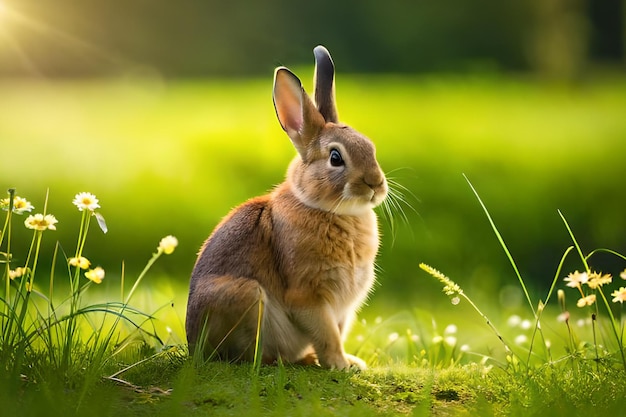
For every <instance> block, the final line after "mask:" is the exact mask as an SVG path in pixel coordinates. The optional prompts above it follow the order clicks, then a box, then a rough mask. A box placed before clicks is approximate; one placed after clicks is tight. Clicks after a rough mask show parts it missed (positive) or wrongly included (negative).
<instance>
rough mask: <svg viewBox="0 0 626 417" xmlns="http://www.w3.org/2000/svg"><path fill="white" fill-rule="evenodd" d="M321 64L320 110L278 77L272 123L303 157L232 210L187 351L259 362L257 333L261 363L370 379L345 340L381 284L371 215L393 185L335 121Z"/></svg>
mask: <svg viewBox="0 0 626 417" xmlns="http://www.w3.org/2000/svg"><path fill="white" fill-rule="evenodd" d="M314 54H315V61H316V69H315V102H316V105H315V104H314V103H313V102H312V101H311V99H310V98H309V96H308V95H307V94H306V92H305V91H304V89H303V88H302V84H301V83H300V80H299V79H298V78H297V77H296V76H295V75H294V74H293V73H292V72H291V71H289V70H288V69H287V68H284V67H280V68H277V69H276V71H275V75H274V91H273V97H274V107H275V109H276V114H277V116H278V120H279V121H280V124H281V126H282V128H283V129H284V130H285V132H287V135H288V136H289V138H290V139H291V141H292V142H293V145H294V146H295V148H296V150H297V151H298V155H297V156H296V157H295V159H294V160H293V161H292V162H291V165H290V166H289V169H288V171H287V178H286V180H285V181H284V182H283V183H282V184H280V185H279V186H277V187H276V189H274V190H273V191H272V192H271V193H270V194H268V195H265V196H262V197H257V198H253V199H251V200H249V201H247V202H245V203H244V204H242V205H241V206H239V207H237V208H235V209H234V210H232V211H231V212H230V213H229V214H228V216H226V218H224V219H223V220H222V222H221V223H220V224H219V225H218V226H217V227H216V228H215V230H214V231H213V233H212V234H211V236H209V238H208V239H207V241H206V242H205V243H204V246H203V248H202V250H201V251H200V254H199V256H198V259H197V261H196V264H195V267H194V269H193V273H192V275H191V283H190V288H189V301H188V305H187V322H186V330H187V339H188V342H189V348H190V351H191V352H193V351H194V350H196V349H203V352H202V353H203V354H208V355H211V354H215V355H217V357H219V358H220V359H224V360H252V359H253V357H254V353H255V346H256V341H257V329H258V324H259V322H260V323H261V328H260V336H261V337H260V347H261V349H262V359H263V362H265V363H271V362H275V361H277V360H282V361H284V362H292V363H296V362H297V363H316V362H318V361H319V364H321V365H322V366H324V367H327V368H336V369H345V368H349V367H351V366H356V367H358V368H361V369H364V368H365V363H364V362H363V361H362V360H361V359H359V358H357V357H355V356H351V355H348V354H346V353H345V352H344V349H343V340H344V338H345V336H346V333H347V331H348V328H349V326H350V323H351V321H352V320H353V318H354V315H355V312H356V310H357V309H358V308H359V307H360V306H361V304H362V303H363V301H364V300H365V298H366V297H367V295H368V293H369V291H370V290H371V288H372V284H373V283H374V259H375V257H376V252H377V250H378V227H377V222H376V215H375V213H374V211H373V208H374V207H376V206H377V205H378V204H380V203H381V202H382V201H383V200H384V199H385V197H386V195H387V181H386V179H385V175H384V174H383V172H382V171H381V169H380V166H379V165H378V162H377V161H376V155H375V148H374V145H373V144H372V142H371V141H370V140H369V139H368V138H366V137H365V136H363V135H362V134H360V133H358V132H357V131H355V130H354V129H352V128H350V127H348V126H346V125H344V124H341V123H339V122H338V120H337V111H336V109H335V98H334V64H333V61H332V59H331V57H330V54H329V53H328V51H327V50H326V48H324V47H323V46H318V47H316V48H315V49H314ZM260 303H261V304H260ZM260 306H261V307H262V308H259V307H260ZM259 314H261V320H259Z"/></svg>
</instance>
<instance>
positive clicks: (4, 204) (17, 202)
mask: <svg viewBox="0 0 626 417" xmlns="http://www.w3.org/2000/svg"><path fill="white" fill-rule="evenodd" d="M9 205H10V204H9V199H8V198H3V199H1V200H0V208H2V210H4V211H8V210H9ZM34 208H35V207H33V205H32V204H30V202H29V201H28V200H26V199H25V198H22V197H17V196H15V197H13V213H15V214H22V213H24V212H25V211H31V210H32V209H34Z"/></svg>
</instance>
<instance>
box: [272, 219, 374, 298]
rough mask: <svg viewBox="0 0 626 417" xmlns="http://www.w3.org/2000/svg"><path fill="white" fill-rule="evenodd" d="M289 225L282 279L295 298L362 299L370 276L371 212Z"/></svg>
mask: <svg viewBox="0 0 626 417" xmlns="http://www.w3.org/2000/svg"><path fill="white" fill-rule="evenodd" d="M298 226H300V227H299V229H300V230H299V231H298V233H293V232H294V231H296V230H295V229H294V228H293V224H292V228H291V229H290V231H291V233H290V234H291V236H292V237H293V238H292V239H290V242H289V244H288V247H286V248H284V251H285V255H286V256H285V259H284V261H285V262H284V263H283V266H284V268H285V280H286V284H287V288H288V292H289V293H290V297H289V298H291V297H295V298H297V299H298V302H297V304H299V305H302V304H309V303H310V304H318V303H320V302H324V303H330V304H331V305H335V306H337V307H339V306H347V305H351V304H353V303H355V302H357V301H358V300H361V299H363V298H364V297H365V296H366V295H367V293H368V292H369V290H370V288H371V286H372V284H373V282H374V259H375V257H376V252H377V250H378V229H377V225H376V217H375V215H374V213H372V215H371V216H364V217H363V218H356V217H341V218H334V219H331V221H328V219H326V222H317V224H316V225H314V226H312V225H311V224H308V225H307V224H300V225H298Z"/></svg>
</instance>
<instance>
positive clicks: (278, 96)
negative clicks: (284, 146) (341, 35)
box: [273, 67, 326, 161]
mask: <svg viewBox="0 0 626 417" xmlns="http://www.w3.org/2000/svg"><path fill="white" fill-rule="evenodd" d="M273 99H274V108H275V109H276V116H278V121H279V122H280V125H281V126H282V128H283V130H284V131H285V132H287V135H288V136H289V138H290V139H291V142H292V143H293V145H294V146H295V147H296V150H297V151H298V153H299V154H300V156H301V157H302V159H303V160H304V161H306V160H307V154H308V152H307V151H308V149H309V148H311V146H312V144H313V142H314V141H316V140H317V134H318V132H319V131H320V130H321V129H323V128H324V125H325V124H326V122H325V121H324V118H323V117H322V115H321V114H320V112H319V111H318V110H317V109H316V108H315V105H314V104H313V102H312V101H311V99H310V98H309V96H308V95H307V93H306V92H305V91H304V89H303V88H302V83H301V82H300V79H299V78H298V77H296V76H295V74H294V73H292V72H291V71H289V70H288V69H287V68H285V67H279V68H277V69H276V72H275V73H274V93H273Z"/></svg>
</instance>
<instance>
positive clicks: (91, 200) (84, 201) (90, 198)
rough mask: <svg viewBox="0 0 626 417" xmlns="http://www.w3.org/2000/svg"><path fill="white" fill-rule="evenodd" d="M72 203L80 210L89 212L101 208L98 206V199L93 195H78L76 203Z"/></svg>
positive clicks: (75, 197)
mask: <svg viewBox="0 0 626 417" xmlns="http://www.w3.org/2000/svg"><path fill="white" fill-rule="evenodd" d="M72 203H73V204H74V205H75V206H76V207H78V210H80V211H83V210H89V211H94V210H95V209H97V208H100V205H99V204H98V199H97V198H96V196H95V195H93V194H91V193H78V194H76V196H74V201H72Z"/></svg>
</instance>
